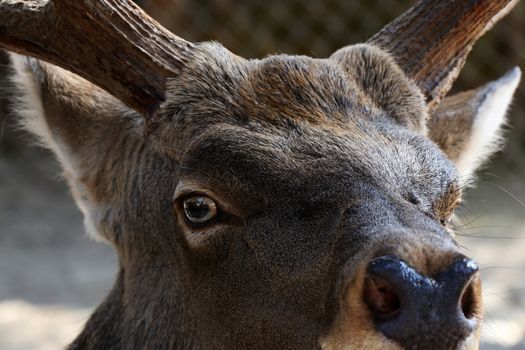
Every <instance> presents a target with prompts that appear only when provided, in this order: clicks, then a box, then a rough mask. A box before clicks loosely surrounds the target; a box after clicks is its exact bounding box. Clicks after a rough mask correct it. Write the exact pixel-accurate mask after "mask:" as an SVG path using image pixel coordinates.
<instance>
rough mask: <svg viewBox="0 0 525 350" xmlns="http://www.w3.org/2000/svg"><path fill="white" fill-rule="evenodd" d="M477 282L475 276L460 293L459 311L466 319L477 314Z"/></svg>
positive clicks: (478, 306)
mask: <svg viewBox="0 0 525 350" xmlns="http://www.w3.org/2000/svg"><path fill="white" fill-rule="evenodd" d="M478 284H479V279H478V278H477V277H475V278H473V279H472V280H471V281H470V282H469V284H468V285H467V287H466V288H465V289H464V290H463V294H462V295H461V299H460V304H459V306H460V307H461V312H462V313H463V315H464V316H465V317H466V318H467V319H469V320H470V319H472V318H475V317H477V316H479V315H478V314H479V309H480V305H479V298H478V296H477V289H478V288H477V285H478Z"/></svg>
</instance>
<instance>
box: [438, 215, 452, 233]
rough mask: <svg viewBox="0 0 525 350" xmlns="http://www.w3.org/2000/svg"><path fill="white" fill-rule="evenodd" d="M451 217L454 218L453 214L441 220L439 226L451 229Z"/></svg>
mask: <svg viewBox="0 0 525 350" xmlns="http://www.w3.org/2000/svg"><path fill="white" fill-rule="evenodd" d="M453 217H454V213H451V214H449V215H448V216H447V217H446V218H444V219H441V225H443V226H445V227H446V228H447V229H450V228H452V219H453Z"/></svg>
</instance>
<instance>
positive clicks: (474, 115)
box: [429, 67, 521, 179]
mask: <svg viewBox="0 0 525 350" xmlns="http://www.w3.org/2000/svg"><path fill="white" fill-rule="evenodd" d="M520 76H521V71H520V69H519V68H518V67H516V68H514V69H512V70H511V71H509V72H508V73H507V74H505V75H504V76H503V77H501V78H500V79H498V80H496V81H493V82H491V83H489V84H487V85H484V86H482V87H480V88H478V89H476V90H471V91H466V92H462V93H459V94H457V95H453V96H450V97H447V98H445V99H444V100H443V102H441V104H440V105H439V107H438V108H437V109H436V111H435V112H434V113H433V115H432V116H431V118H430V121H429V137H430V138H431V139H432V140H433V141H434V142H436V143H437V144H438V145H439V146H440V148H441V149H442V150H443V152H445V154H446V155H447V156H448V157H449V158H450V160H452V162H453V163H454V164H455V165H456V167H457V168H458V170H459V173H460V175H461V176H462V177H463V178H466V179H468V178H469V177H470V176H472V174H473V173H474V171H475V170H476V169H477V168H478V167H480V166H481V165H482V164H483V162H484V161H486V160H487V159H488V158H489V157H490V156H491V155H492V154H494V153H495V152H496V151H498V150H499V149H500V147H501V145H502V142H501V141H502V137H501V131H502V126H503V124H504V123H505V115H506V113H507V109H508V108H509V105H510V103H511V100H512V95H513V94H514V91H515V90H516V88H517V86H518V83H519V80H520Z"/></svg>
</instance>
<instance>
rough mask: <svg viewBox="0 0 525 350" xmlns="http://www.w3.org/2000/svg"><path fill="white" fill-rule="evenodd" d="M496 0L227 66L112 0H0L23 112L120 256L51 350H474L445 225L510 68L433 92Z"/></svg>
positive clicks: (471, 305) (466, 278) (222, 57)
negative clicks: (102, 288) (473, 85)
mask: <svg viewBox="0 0 525 350" xmlns="http://www.w3.org/2000/svg"><path fill="white" fill-rule="evenodd" d="M514 4H515V1H505V0H494V1H482V0H479V1H454V2H453V4H452V1H442V0H439V1H438V0H423V1H421V2H419V3H418V4H416V5H415V6H414V7H413V8H412V9H411V10H409V11H408V12H407V13H405V14H404V15H402V16H401V17H399V18H398V19H397V20H395V21H394V22H392V23H391V24H389V25H388V26H387V27H385V28H384V29H383V30H382V31H380V32H379V33H378V34H377V35H375V36H374V37H372V38H371V39H370V41H369V42H368V43H366V44H361V45H354V46H349V47H345V48H342V49H341V50H339V51H337V52H335V53H334V54H333V55H332V56H331V57H329V58H326V59H312V58H309V57H303V56H288V55H276V56H269V57H267V58H264V59H261V60H246V59H243V58H241V57H238V56H236V55H234V54H232V53H230V52H229V51H227V50H226V49H225V48H223V47H222V46H221V45H219V44H216V43H200V44H193V43H189V42H186V41H184V40H183V39H181V38H178V37H176V36H174V35H173V34H171V33H169V32H167V31H166V30H165V29H163V28H162V27H161V26H160V25H159V24H158V23H156V22H155V21H153V20H152V19H151V18H149V17H147V16H146V15H145V14H144V13H143V12H142V11H141V10H140V9H139V8H138V7H136V6H135V5H134V4H133V3H131V2H129V1H127V0H103V1H96V2H95V1H88V0H78V1H52V0H51V1H46V2H44V1H28V0H25V1H23V0H3V1H0V23H1V24H0V45H2V46H3V47H5V48H7V49H8V50H11V51H15V52H18V53H21V54H24V55H29V56H33V57H36V58H38V59H40V60H38V59H34V58H26V57H24V56H17V55H13V56H12V59H13V65H14V68H15V74H14V79H15V81H16V82H17V85H18V87H19V88H20V91H21V94H20V97H19V99H18V104H17V106H18V110H19V112H20V115H21V116H22V117H23V118H22V119H23V122H22V123H23V124H24V125H26V126H27V127H28V128H29V129H30V130H31V131H32V132H33V133H34V134H36V135H38V136H39V137H40V140H41V141H42V143H43V144H44V145H45V146H47V147H49V148H50V149H52V150H53V152H54V153H55V154H56V155H57V157H58V158H59V160H60V162H61V164H62V166H63V168H64V173H65V176H66V178H67V180H68V182H69V184H70V187H71V190H72V192H73V195H74V197H75V199H76V202H77V203H78V206H79V207H80V208H81V210H82V211H83V212H84V214H85V221H86V226H87V228H88V231H89V232H90V234H91V235H92V236H93V237H95V238H97V239H100V240H103V241H105V242H107V243H109V244H111V245H112V246H113V247H114V248H115V250H116V251H117V253H118V256H119V263H120V272H119V275H118V277H117V279H116V282H115V285H114V288H113V290H112V291H111V292H110V294H109V296H108V297H107V299H106V300H105V301H104V302H103V303H102V304H101V305H100V306H99V307H98V309H97V310H96V311H95V313H94V314H93V315H92V316H91V318H90V320H89V321H88V322H87V325H86V327H85V329H84V331H83V332H82V334H80V335H79V336H78V338H77V339H76V340H75V342H74V343H73V344H72V345H71V346H70V348H71V349H121V348H122V349H124V348H126V349H135V348H136V349H321V348H322V349H362V348H366V349H374V348H377V349H400V348H407V349H462V348H476V347H477V346H478V333H479V327H480V322H481V318H482V302H481V292H480V280H479V276H478V272H477V266H476V264H475V263H474V262H473V261H472V260H470V259H468V258H467V257H466V256H464V255H463V254H462V253H461V251H460V249H459V247H458V246H457V244H456V243H455V241H454V236H453V230H452V228H451V227H450V219H451V216H452V214H453V212H454V208H455V207H456V206H457V204H458V202H459V201H460V198H461V190H462V188H463V187H464V184H465V182H466V181H467V180H468V178H470V177H471V176H472V174H473V172H474V170H475V169H476V168H477V167H478V166H479V165H480V164H482V162H483V161H484V160H485V159H486V158H487V157H488V156H489V155H490V154H492V153H493V152H494V150H495V149H496V148H497V143H498V137H499V136H498V135H499V130H500V127H501V124H502V122H503V119H504V115H505V112H506V109H507V107H508V105H509V103H510V99H511V97H512V94H513V91H514V89H515V88H516V86H517V83H518V80H519V76H520V72H519V70H518V69H517V68H516V69H514V70H512V71H511V72H509V73H507V75H505V76H504V77H503V78H501V79H499V80H498V81H496V82H493V83H489V84H488V85H486V86H484V87H481V88H479V89H477V90H473V91H470V92H466V93H462V94H459V95H456V96H452V97H447V98H445V99H444V100H443V101H442V102H441V100H442V98H443V97H444V96H445V94H446V93H447V91H448V90H449V88H450V86H451V84H452V82H453V80H454V79H455V77H456V76H457V74H458V73H459V70H460V68H461V66H462V65H463V62H464V60H465V58H466V56H467V54H468V52H469V51H470V48H471V47H472V45H473V43H474V41H475V40H476V39H477V38H478V37H480V36H481V35H482V34H483V32H485V31H486V30H487V29H488V28H489V27H490V25H491V24H493V23H494V22H495V21H496V20H497V19H499V18H500V17H501V16H502V15H503V14H504V13H506V12H508V11H509V10H510V9H511V8H512V6H513V5H514ZM44 61H48V62H50V63H51V64H50V63H45V62H44ZM56 65H58V66H61V67H63V68H65V69H63V68H59V67H58V66H56ZM69 71H71V72H72V73H71V72H69ZM77 74H78V75H77ZM85 79H86V80H85ZM440 102H441V103H440Z"/></svg>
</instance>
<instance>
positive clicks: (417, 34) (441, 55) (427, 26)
mask: <svg viewBox="0 0 525 350" xmlns="http://www.w3.org/2000/svg"><path fill="white" fill-rule="evenodd" d="M517 2H518V0H460V1H453V0H448V1H445V0H422V1H419V2H418V3H417V4H416V5H414V6H413V7H412V8H411V9H409V10H408V11H407V12H405V13H404V14H403V15H401V16H400V17H398V18H397V19H395V20H394V21H392V22H391V23H390V24H388V25H387V26H386V27H385V28H383V29H382V30H381V31H379V32H378V33H377V34H376V35H374V36H373V37H372V38H371V39H370V40H369V41H368V42H369V43H370V44H373V45H376V46H379V47H381V48H383V49H385V50H387V51H389V52H390V53H391V54H392V55H393V56H394V57H395V58H396V60H397V62H398V64H399V65H400V66H401V68H402V69H403V70H404V71H405V73H407V75H408V76H410V77H411V78H413V79H414V80H415V81H416V83H417V84H418V86H419V87H420V88H421V90H422V91H423V93H424V95H425V96H426V98H427V104H428V106H429V108H430V109H431V110H432V109H434V108H435V107H436V106H437V104H438V103H439V102H440V100H441V99H442V98H443V97H444V96H445V95H446V94H447V92H448V91H449V90H450V88H451V86H452V83H453V82H454V80H455V79H456V78H457V76H458V75H459V72H460V70H461V68H462V67H463V65H464V63H465V60H466V58H467V55H468V54H469V52H470V50H471V49H472V46H473V45H474V43H475V41H476V40H477V39H478V38H479V37H481V36H482V35H483V34H484V33H485V32H486V31H487V30H489V29H490V28H491V27H492V26H493V25H494V24H495V23H496V22H497V21H498V20H499V19H500V18H501V17H503V16H504V15H506V14H507V13H508V12H509V11H510V10H511V9H512V8H513V7H514V5H516V3H517Z"/></svg>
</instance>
